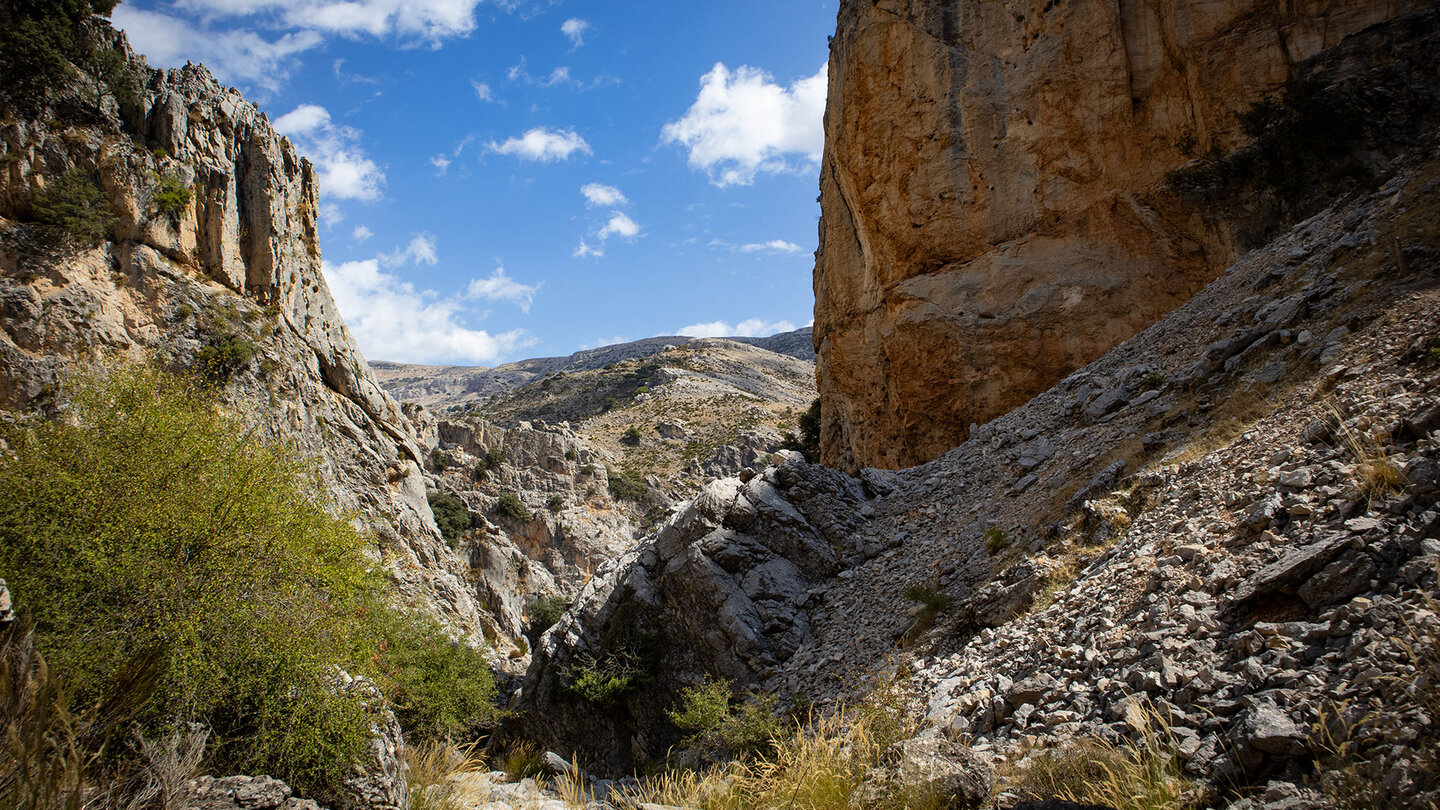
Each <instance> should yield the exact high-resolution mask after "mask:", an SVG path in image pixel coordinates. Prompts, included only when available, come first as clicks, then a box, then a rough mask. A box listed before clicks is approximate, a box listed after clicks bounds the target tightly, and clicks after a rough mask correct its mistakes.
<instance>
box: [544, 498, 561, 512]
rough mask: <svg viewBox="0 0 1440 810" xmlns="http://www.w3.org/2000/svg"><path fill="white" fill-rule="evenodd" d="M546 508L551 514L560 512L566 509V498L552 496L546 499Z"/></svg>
mask: <svg viewBox="0 0 1440 810" xmlns="http://www.w3.org/2000/svg"><path fill="white" fill-rule="evenodd" d="M545 508H546V509H549V510H550V511H551V512H559V511H560V510H561V509H564V508H565V498H564V496H561V495H551V496H550V497H548V498H546V499H545Z"/></svg>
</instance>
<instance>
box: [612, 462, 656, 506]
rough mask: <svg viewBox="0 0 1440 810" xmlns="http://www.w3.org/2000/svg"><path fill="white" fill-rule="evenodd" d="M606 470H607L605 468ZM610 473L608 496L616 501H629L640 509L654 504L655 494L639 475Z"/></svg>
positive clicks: (613, 471)
mask: <svg viewBox="0 0 1440 810" xmlns="http://www.w3.org/2000/svg"><path fill="white" fill-rule="evenodd" d="M607 469H608V468H607ZM609 473H610V495H611V496H612V497H614V498H615V500H617V501H631V502H632V503H636V504H639V505H640V506H642V507H645V508H649V507H650V506H652V505H653V504H654V503H655V494H654V493H652V492H651V491H650V487H649V486H647V485H646V484H645V480H644V479H642V478H641V477H640V475H639V473H633V472H616V471H615V470H609Z"/></svg>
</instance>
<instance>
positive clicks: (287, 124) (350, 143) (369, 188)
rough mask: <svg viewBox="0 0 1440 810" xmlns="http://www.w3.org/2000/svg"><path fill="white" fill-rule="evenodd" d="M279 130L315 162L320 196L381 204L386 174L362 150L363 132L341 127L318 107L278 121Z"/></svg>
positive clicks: (296, 111)
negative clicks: (379, 202)
mask: <svg viewBox="0 0 1440 810" xmlns="http://www.w3.org/2000/svg"><path fill="white" fill-rule="evenodd" d="M275 130H276V131H277V132H279V133H280V134H282V135H287V136H289V137H290V139H291V140H293V141H294V142H295V146H296V147H297V148H298V149H299V150H300V152H301V154H304V155H305V156H307V157H309V158H310V159H311V160H313V161H315V166H316V168H318V169H319V172H320V192H321V193H322V194H324V195H326V196H329V197H332V198H335V199H341V200H378V199H379V198H380V185H381V184H382V183H384V182H385V173H384V172H383V171H381V170H380V167H379V166H377V165H376V164H375V161H373V160H371V159H370V158H368V157H366V156H365V150H364V149H362V148H360V145H359V141H360V130H358V129H354V128H353V127H347V126H337V125H335V124H334V123H333V122H332V121H331V120H330V113H329V112H328V111H327V110H326V109H325V108H324V107H321V106H319V105H316V104H301V105H300V106H298V107H296V108H295V109H293V110H291V111H290V112H288V113H286V114H284V115H282V116H280V117H279V118H277V119H275Z"/></svg>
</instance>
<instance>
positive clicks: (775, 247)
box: [740, 239, 804, 253]
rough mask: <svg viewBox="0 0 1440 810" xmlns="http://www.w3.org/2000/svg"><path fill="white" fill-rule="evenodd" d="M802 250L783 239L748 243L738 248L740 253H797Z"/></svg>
mask: <svg viewBox="0 0 1440 810" xmlns="http://www.w3.org/2000/svg"><path fill="white" fill-rule="evenodd" d="M803 249H804V248H802V247H800V246H799V245H797V244H795V243H794V242H786V241H785V240H784V239H771V240H770V241H769V242H750V243H748V244H744V245H741V246H740V252H741V253H759V252H761V251H763V252H766V253H799V252H800V251H801V250H803Z"/></svg>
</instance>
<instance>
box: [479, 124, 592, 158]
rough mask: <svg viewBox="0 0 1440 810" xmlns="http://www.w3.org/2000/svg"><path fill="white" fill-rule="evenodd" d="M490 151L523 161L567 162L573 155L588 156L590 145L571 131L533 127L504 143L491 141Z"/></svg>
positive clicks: (578, 134)
mask: <svg viewBox="0 0 1440 810" xmlns="http://www.w3.org/2000/svg"><path fill="white" fill-rule="evenodd" d="M488 146H489V148H490V151H492V152H495V153H496V154H500V155H514V156H516V157H519V158H522V159H524V160H538V161H542V162H545V163H550V162H553V161H557V160H569V159H570V156H571V155H573V154H577V153H578V154H582V155H588V154H591V152H590V144H588V143H586V142H585V139H584V138H582V137H580V133H578V132H576V131H575V130H573V129H556V130H551V129H546V128H545V127H535V128H534V129H532V130H529V131H527V132H526V133H525V134H524V135H521V136H519V137H512V138H509V139H507V140H506V141H505V142H504V143H496V142H494V141H491V142H490V143H489V144H488Z"/></svg>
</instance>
